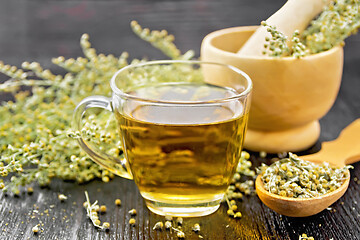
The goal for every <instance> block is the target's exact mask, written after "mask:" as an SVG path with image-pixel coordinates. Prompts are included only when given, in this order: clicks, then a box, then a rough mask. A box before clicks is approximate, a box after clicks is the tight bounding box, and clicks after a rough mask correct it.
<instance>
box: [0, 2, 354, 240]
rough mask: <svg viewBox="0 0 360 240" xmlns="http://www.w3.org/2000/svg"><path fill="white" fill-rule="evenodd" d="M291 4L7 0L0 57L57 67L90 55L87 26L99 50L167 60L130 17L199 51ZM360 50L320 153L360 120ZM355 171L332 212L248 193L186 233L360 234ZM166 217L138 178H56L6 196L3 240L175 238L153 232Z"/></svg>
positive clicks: (350, 48)
mask: <svg viewBox="0 0 360 240" xmlns="http://www.w3.org/2000/svg"><path fill="white" fill-rule="evenodd" d="M284 2H285V1H284V0H271V1H269V0H241V1H240V0H224V1H218V0H157V1H145V0H139V1H134V0H122V1H115V0H103V1H95V0H88V1H79V0H59V1H43V0H2V1H0V59H1V60H2V61H4V62H5V63H7V64H13V65H17V66H20V64H21V63H22V62H23V61H25V60H27V61H38V62H40V63H41V64H42V65H43V66H44V67H49V68H52V67H53V66H52V65H51V62H50V59H51V58H52V57H56V56H60V55H62V56H65V57H77V56H80V55H82V54H81V49H80V46H79V44H78V42H79V39H80V36H81V34H82V33H85V32H86V33H89V34H90V37H91V41H92V43H93V45H94V46H95V47H96V48H97V49H98V51H99V52H103V53H113V54H114V55H119V54H120V53H121V52H123V51H128V52H129V54H130V56H131V57H133V58H139V57H143V56H147V57H148V58H149V59H163V58H164V56H163V55H162V54H161V53H159V52H158V51H157V50H155V49H154V48H152V47H150V46H149V45H148V44H147V43H145V42H143V41H142V40H140V39H138V38H137V37H136V36H135V35H134V34H133V33H132V31H131V29H130V26H129V23H130V21H131V20H137V21H138V22H139V23H140V24H142V25H143V26H144V27H149V28H150V29H167V30H168V31H169V32H170V33H172V34H174V35H175V37H176V43H177V46H178V47H179V48H180V49H181V50H182V51H186V50H189V49H194V50H195V52H196V54H197V56H198V55H199V48H200V43H201V40H202V38H203V37H204V36H205V35H206V34H208V33H210V32H212V31H214V30H217V29H221V28H227V27H233V26H239V25H256V24H258V23H259V22H260V21H261V20H263V19H266V18H267V17H268V16H269V15H270V14H271V13H273V12H274V11H276V9H278V8H279V7H280V6H281V5H283V4H284ZM359 53H360V35H357V36H353V37H351V38H349V39H347V41H346V47H345V66H344V74H343V79H342V85H341V89H340V92H339V95H338V98H337V100H336V102H335V104H334V106H333V107H332V109H331V110H330V112H329V113H328V114H327V115H326V116H325V117H324V118H323V119H321V121H320V122H321V127H322V132H321V136H320V139H319V142H318V143H317V145H316V146H315V147H314V148H312V149H310V150H308V151H307V152H309V151H315V150H317V149H318V146H319V143H320V142H322V141H327V140H331V139H334V138H336V137H337V135H338V133H339V132H340V131H341V129H343V128H344V127H345V126H347V125H348V124H349V123H350V122H352V121H353V120H355V119H356V118H359V117H360V94H359V92H360V54H359ZM0 79H5V78H4V76H0ZM2 98H4V96H3V97H2ZM359 137H360V136H359ZM252 161H253V162H254V163H255V165H256V164H257V163H258V162H260V161H261V159H260V158H259V157H258V155H257V154H256V153H253V155H252ZM351 175H352V177H351V182H350V186H349V189H348V191H347V192H346V194H345V195H344V196H343V197H342V198H341V199H340V200H339V201H337V202H336V203H334V204H333V205H332V207H331V208H332V210H324V211H323V212H321V213H319V214H317V215H315V216H312V217H307V218H290V217H285V216H281V215H278V214H277V213H275V212H273V211H271V210H270V209H268V208H267V207H266V206H264V205H263V204H262V203H261V202H260V200H259V199H258V197H257V196H251V197H245V198H244V199H243V201H242V203H240V204H239V206H240V210H241V212H242V213H243V217H242V218H241V219H239V220H234V219H230V218H229V217H228V216H227V215H226V209H227V208H226V207H225V206H221V208H220V209H219V210H218V211H217V212H216V213H214V214H212V215H210V216H207V217H203V218H193V219H185V223H184V229H185V233H187V234H186V235H187V236H186V239H198V238H199V237H198V235H197V234H195V233H193V232H192V231H191V226H192V225H193V224H194V223H196V222H198V223H200V225H201V235H202V236H203V237H204V239H298V238H299V234H301V233H306V234H308V235H310V236H313V237H314V238H315V239H334V240H335V239H336V240H340V239H360V225H359V220H360V206H359V204H360V194H359V193H360V185H359V182H358V183H357V182H356V181H354V178H355V177H356V178H358V179H360V164H359V163H357V164H354V169H353V170H351ZM84 190H87V191H88V192H89V195H90V196H91V199H93V200H95V199H97V200H99V202H100V204H105V205H107V206H108V212H107V213H106V214H104V215H102V216H101V219H102V220H104V221H109V222H110V223H111V229H110V231H109V232H103V231H99V230H97V229H95V228H94V227H93V226H92V224H91V223H90V221H89V220H88V219H87V217H86V212H85V210H84V208H83V207H82V203H83V202H84ZM59 193H63V194H65V195H67V196H68V197H69V198H68V200H67V201H65V202H63V203H60V202H59V200H58V194H59ZM116 198H121V200H122V203H123V204H122V206H121V207H116V206H115V205H114V200H115V199H116ZM131 208H136V209H137V210H138V214H137V216H136V221H137V224H136V226H135V227H130V226H129V224H128V221H129V218H130V216H129V215H128V214H127V212H128V210H130V209H131ZM34 210H35V211H34ZM46 210H48V212H47V211H46ZM32 216H34V217H32ZM159 220H163V218H162V217H160V216H157V215H155V214H153V213H151V212H150V211H149V210H147V209H146V207H145V204H144V201H143V200H142V198H141V196H140V194H139V192H138V190H137V188H136V186H135V184H134V183H133V182H132V181H129V180H125V179H121V178H120V177H116V178H115V179H114V180H113V181H111V182H109V183H102V182H100V181H92V182H90V183H88V184H85V185H77V184H75V183H71V182H63V181H61V180H55V181H53V182H52V184H51V186H50V187H49V188H45V189H41V188H39V187H35V192H34V194H32V195H26V194H21V195H20V196H19V197H12V196H5V195H4V194H2V193H0V239H177V238H176V235H175V234H174V233H173V232H172V233H170V232H168V231H162V232H157V231H154V230H152V227H153V226H154V224H155V223H156V222H157V221H159ZM38 223H41V228H42V229H43V232H41V233H40V234H38V235H36V236H35V235H34V234H33V232H32V230H31V229H32V227H33V226H34V225H36V224H38Z"/></svg>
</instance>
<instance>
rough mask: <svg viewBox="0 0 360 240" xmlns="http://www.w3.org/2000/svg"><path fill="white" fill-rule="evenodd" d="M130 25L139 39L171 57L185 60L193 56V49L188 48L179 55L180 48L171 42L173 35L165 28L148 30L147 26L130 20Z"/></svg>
mask: <svg viewBox="0 0 360 240" xmlns="http://www.w3.org/2000/svg"><path fill="white" fill-rule="evenodd" d="M131 27H132V29H133V31H134V32H135V33H136V34H137V35H138V36H139V37H140V38H141V39H143V40H145V41H147V42H149V43H150V44H151V45H153V46H154V47H156V48H158V49H160V50H161V51H162V52H163V53H164V54H165V55H166V56H168V57H170V58H171V59H178V60H186V59H191V58H193V57H194V54H195V53H194V51H193V50H189V51H187V52H186V53H185V54H184V55H181V53H180V50H179V49H178V48H177V47H176V46H175V44H174V43H173V42H174V39H175V38H174V36H173V35H169V34H168V32H167V31H166V30H162V31H157V30H154V31H150V30H149V29H148V28H142V27H141V26H140V25H139V24H138V23H137V22H136V21H132V22H131Z"/></svg>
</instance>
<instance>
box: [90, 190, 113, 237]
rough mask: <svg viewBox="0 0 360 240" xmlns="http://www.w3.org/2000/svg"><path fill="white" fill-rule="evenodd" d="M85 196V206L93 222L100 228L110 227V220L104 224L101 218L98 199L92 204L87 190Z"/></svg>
mask: <svg viewBox="0 0 360 240" xmlns="http://www.w3.org/2000/svg"><path fill="white" fill-rule="evenodd" d="M85 198H86V201H85V202H84V208H85V209H86V214H87V216H88V217H89V218H90V220H91V222H92V224H93V225H94V226H95V227H97V228H100V229H103V230H106V229H109V228H110V224H109V223H108V222H103V224H102V225H100V224H101V221H100V220H99V215H98V211H99V209H100V207H99V205H98V204H97V203H98V201H97V200H96V201H95V202H94V203H93V204H91V202H90V199H89V194H88V192H87V191H85Z"/></svg>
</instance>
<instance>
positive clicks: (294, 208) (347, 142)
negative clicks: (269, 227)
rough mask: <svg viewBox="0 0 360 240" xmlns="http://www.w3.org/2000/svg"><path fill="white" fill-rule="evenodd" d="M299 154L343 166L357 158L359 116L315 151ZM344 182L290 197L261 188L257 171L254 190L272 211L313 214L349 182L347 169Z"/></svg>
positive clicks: (359, 143) (331, 202)
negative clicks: (328, 189) (313, 194)
mask: <svg viewBox="0 0 360 240" xmlns="http://www.w3.org/2000/svg"><path fill="white" fill-rule="evenodd" d="M300 158H302V159H304V160H307V161H311V162H315V163H322V162H328V163H330V165H332V166H336V167H344V166H345V164H351V163H355V162H357V161H359V160H360V118H359V119H357V120H355V121H354V122H353V123H351V124H350V125H349V126H347V127H346V128H345V129H344V130H343V131H342V132H341V133H340V135H339V137H338V138H337V139H335V140H333V141H330V142H324V143H322V145H321V150H320V151H319V152H317V153H314V154H310V155H305V156H300ZM347 171H348V176H349V177H348V178H347V179H346V180H345V181H344V183H343V184H342V185H341V187H339V188H338V189H336V190H335V191H333V192H330V193H327V194H324V195H322V196H319V197H313V198H300V199H297V198H290V197H281V196H279V195H276V194H273V193H269V192H268V191H267V190H265V189H264V185H263V182H262V180H261V175H259V176H258V177H257V178H256V181H255V186H256V192H257V195H258V196H259V198H260V200H261V201H262V202H263V203H264V204H265V205H266V206H268V207H269V208H271V209H272V210H274V211H275V212H277V213H279V214H282V215H285V216H289V217H307V216H311V215H314V214H317V213H319V212H321V211H322V210H324V209H325V208H327V207H329V206H330V205H331V204H333V203H334V202H335V201H336V200H338V199H339V198H340V197H341V196H342V195H343V194H344V193H345V191H346V190H347V188H348V186H349V182H350V172H349V170H347Z"/></svg>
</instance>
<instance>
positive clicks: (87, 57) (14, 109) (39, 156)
mask: <svg viewBox="0 0 360 240" xmlns="http://www.w3.org/2000/svg"><path fill="white" fill-rule="evenodd" d="M131 27H132V29H133V31H134V32H135V33H136V34H137V35H138V36H139V37H140V38H142V39H144V40H145V41H148V42H150V43H151V44H152V45H153V46H154V47H156V48H158V49H159V50H161V51H162V52H163V53H164V54H165V55H167V56H168V57H170V58H172V59H182V60H189V59H191V58H192V57H193V56H194V53H193V51H188V52H187V53H185V54H184V55H182V54H181V52H180V50H179V49H177V48H176V46H175V45H174V43H173V41H174V37H173V36H172V35H169V34H168V33H167V32H166V31H164V30H163V31H150V30H149V29H143V28H142V27H141V26H140V25H139V24H138V23H137V22H135V21H133V22H132V23H131ZM80 45H81V47H82V50H83V53H84V57H78V58H76V59H73V58H70V59H65V58H64V57H58V58H54V59H53V60H52V62H53V63H54V64H56V65H58V66H60V67H62V68H64V69H65V70H66V71H67V72H68V73H66V74H65V75H64V76H62V75H55V74H53V73H52V72H51V71H50V70H48V69H43V68H42V67H41V66H40V64H39V63H37V62H33V63H28V62H24V63H23V64H22V69H18V68H17V67H15V66H10V65H5V64H4V63H3V62H0V72H2V73H4V74H5V75H7V76H9V77H10V79H9V80H7V81H6V82H4V83H2V84H0V92H8V93H11V94H12V95H13V96H14V101H6V102H3V103H2V104H1V106H0V175H1V178H0V189H2V190H3V191H8V190H11V191H12V192H14V193H15V194H19V193H20V188H19V187H20V186H25V185H27V184H30V183H32V182H38V183H39V184H40V185H48V184H49V183H50V181H51V179H52V178H55V177H56V178H61V179H64V180H74V181H76V182H78V183H83V182H87V181H90V180H92V179H94V178H101V179H102V180H103V181H104V182H107V181H109V180H110V179H111V178H112V177H113V174H112V173H110V172H109V171H108V170H106V169H104V168H102V167H100V166H99V165H97V164H95V163H94V162H93V161H92V160H91V159H90V158H89V157H88V156H87V155H86V154H85V153H84V152H82V151H81V150H80V148H79V146H78V144H77V143H76V141H75V140H74V138H77V137H78V134H79V133H74V132H72V131H71V120H72V113H73V110H74V108H75V106H76V104H77V103H78V102H80V101H81V100H82V99H83V98H85V97H87V96H88V95H96V94H101V95H110V93H111V89H110V86H109V80H110V78H111V77H112V75H113V74H114V73H115V72H116V71H117V70H119V69H121V68H123V67H125V66H127V65H129V64H134V63H138V62H142V61H145V60H144V59H134V60H132V61H130V62H129V56H128V53H127V52H123V53H122V54H121V55H120V56H119V57H115V56H113V55H111V54H109V55H104V54H98V53H97V52H96V50H95V49H94V48H92V47H91V44H90V42H89V36H88V35H87V34H84V35H83V36H82V37H81V40H80ZM24 86H25V87H27V88H24ZM84 122H87V123H88V124H84V129H83V133H84V135H85V137H86V138H87V139H88V140H91V141H95V142H98V143H103V145H102V147H103V148H108V149H107V151H108V152H109V153H112V154H114V155H119V154H121V153H122V150H121V149H120V148H118V146H120V145H119V144H115V143H116V141H117V138H116V136H115V135H116V128H115V125H114V120H113V119H112V118H111V114H109V113H107V112H105V111H104V112H101V113H97V117H96V118H94V117H92V115H90V116H87V117H86V118H85V119H84ZM105 143H106V144H105ZM111 143H114V144H111ZM108 146H111V147H108ZM6 178H10V181H6V180H5V179H6Z"/></svg>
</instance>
